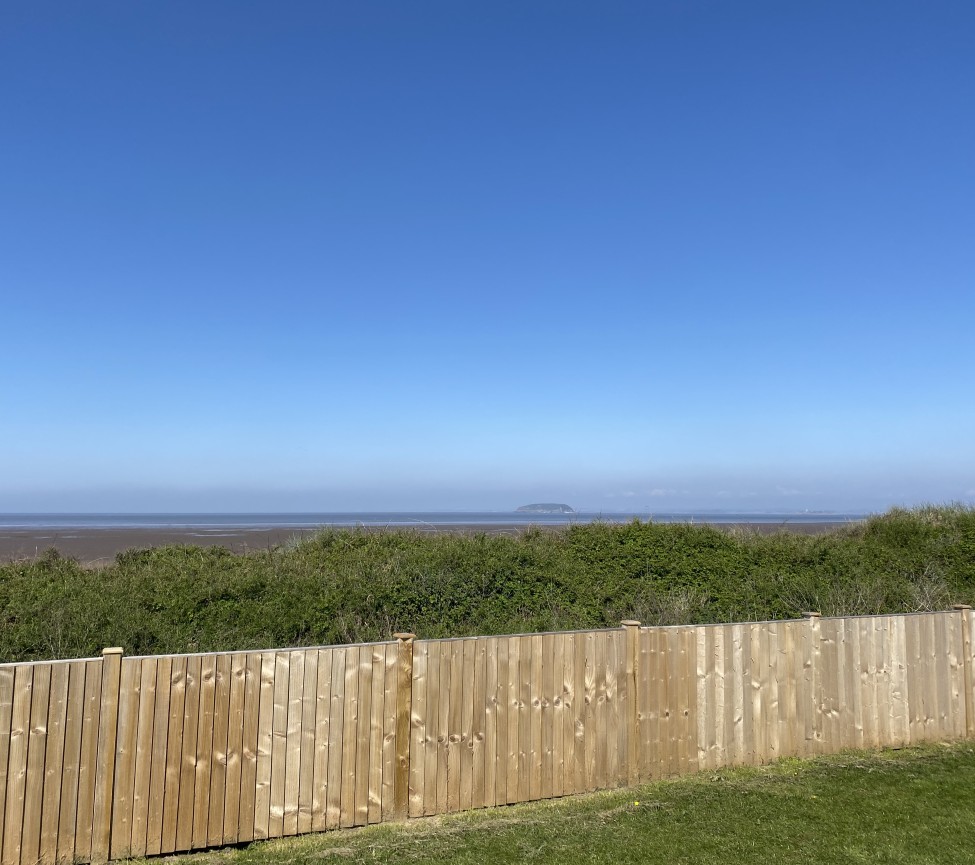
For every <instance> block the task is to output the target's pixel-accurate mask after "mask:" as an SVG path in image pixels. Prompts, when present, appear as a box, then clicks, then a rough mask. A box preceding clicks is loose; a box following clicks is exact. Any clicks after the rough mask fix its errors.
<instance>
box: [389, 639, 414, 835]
mask: <svg viewBox="0 0 975 865" xmlns="http://www.w3.org/2000/svg"><path fill="white" fill-rule="evenodd" d="M393 636H394V637H395V638H396V642H397V651H396V664H397V669H396V766H395V769H394V774H393V815H392V816H393V819H394V820H405V819H406V818H407V817H408V816H409V808H410V726H411V722H412V714H413V640H414V638H415V637H416V634H393Z"/></svg>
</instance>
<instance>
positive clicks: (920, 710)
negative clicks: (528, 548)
mask: <svg viewBox="0 0 975 865" xmlns="http://www.w3.org/2000/svg"><path fill="white" fill-rule="evenodd" d="M973 627H975V613H973V611H972V610H970V609H968V608H964V609H956V610H955V611H952V612H946V613H919V614H911V615H900V616H865V617H853V618H828V619H823V618H821V617H820V616H819V615H818V614H810V615H809V616H808V617H807V618H806V619H805V620H802V621H787V622H763V623H735V624H719V625H702V626H677V627H653V628H645V627H641V626H639V623H636V622H626V623H624V627H622V628H619V629H610V630H599V631H578V632H566V633H554V634H552V633H549V634H527V635H525V634H522V635H513V636H498V637H467V638H462V639H447V640H417V641H414V640H413V639H412V635H397V636H398V640H397V642H395V643H378V644H367V645H356V646H338V647H322V648H317V647H316V648H310V649H288V650H269V651H263V652H234V653H216V654H209V655H199V654H197V655H175V656H160V657H154V658H124V657H122V655H121V653H120V651H119V650H106V651H105V653H104V654H103V656H102V657H101V658H96V659H87V660H78V661H56V662H35V663H27V664H6V665H0V865H37V863H41V865H48V863H59V862H88V861H91V862H100V861H103V860H105V859H106V858H120V857H124V856H143V855H157V854H161V853H172V852H179V851H185V850H190V849H200V848H204V847H213V846H218V845H222V844H232V843H238V842H246V841H251V840H254V839H259V838H268V837H279V836H283V835H294V834H298V833H304V832H309V831H320V830H323V829H329V828H334V827H338V826H361V825H365V824H367V823H377V822H381V821H383V820H389V819H400V818H403V817H406V816H423V815H434V814H442V813H446V812H448V811H457V810H467V809H471V808H479V807H484V806H491V805H495V804H506V803H515V802H524V801H530V800H537V799H544V798H550V797H555V796H561V795H566V794H570V793H577V792H583V791H586V790H594V789H599V788H608V787H614V786H617V785H620V784H623V783H627V782H629V783H633V782H635V781H637V780H642V779H649V778H657V777H662V776H666V775H678V774H684V773H688V772H694V771H697V770H699V769H714V768H718V767H720V766H724V765H736V764H751V765H755V764H761V763H764V762H767V761H770V760H775V759H778V758H779V757H783V756H792V755H797V756H805V755H810V754H816V753H825V752H835V751H837V750H840V749H842V748H848V747H875V746H885V745H895V746H897V745H903V744H907V743H910V742H920V741H925V740H939V739H946V738H953V737H959V736H964V735H975V715H973V713H975V692H973V687H975V678H973V676H975V652H973V646H972V628H973Z"/></svg>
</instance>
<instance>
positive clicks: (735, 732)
mask: <svg viewBox="0 0 975 865" xmlns="http://www.w3.org/2000/svg"><path fill="white" fill-rule="evenodd" d="M727 630H728V632H729V633H730V640H728V641H727V650H728V652H729V654H730V659H729V660H730V663H731V689H732V692H731V719H732V720H731V731H730V733H731V735H730V737H729V743H728V744H729V746H730V747H729V759H728V763H729V765H732V766H740V765H741V764H742V763H743V762H744V761H745V748H746V737H745V707H746V704H748V702H749V701H748V700H747V689H746V688H745V670H746V660H745V646H744V634H743V628H742V625H729V626H728V629H727Z"/></svg>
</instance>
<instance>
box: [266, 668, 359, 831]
mask: <svg viewBox="0 0 975 865" xmlns="http://www.w3.org/2000/svg"><path fill="white" fill-rule="evenodd" d="M290 684H291V653H290V652H276V653H275V655H274V702H273V705H272V708H271V718H270V721H271V788H270V793H271V794H270V800H269V814H268V822H267V835H268V837H269V838H280V837H281V836H282V835H283V834H284V796H285V787H284V785H285V780H286V774H287V771H288V689H289V686H290ZM353 785H354V778H353Z"/></svg>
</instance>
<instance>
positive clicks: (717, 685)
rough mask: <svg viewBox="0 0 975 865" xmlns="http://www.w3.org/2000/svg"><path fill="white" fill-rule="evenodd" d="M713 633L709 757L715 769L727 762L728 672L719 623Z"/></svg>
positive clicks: (712, 629) (723, 631)
mask: <svg viewBox="0 0 975 865" xmlns="http://www.w3.org/2000/svg"><path fill="white" fill-rule="evenodd" d="M711 631H712V634H713V638H712V639H713V648H712V650H711V651H712V655H713V659H714V660H713V661H712V666H713V668H714V713H715V714H714V733H713V736H712V742H713V748H714V753H713V754H712V756H711V758H710V761H709V762H710V764H711V768H714V769H717V768H719V767H721V766H724V765H726V764H727V762H728V756H727V750H726V749H727V747H728V742H727V739H726V736H725V731H726V730H727V729H728V717H729V716H730V712H729V711H728V698H729V697H730V689H729V687H728V673H729V671H728V670H727V669H726V668H725V629H724V627H723V626H721V625H715V626H714V627H712V628H711Z"/></svg>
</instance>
